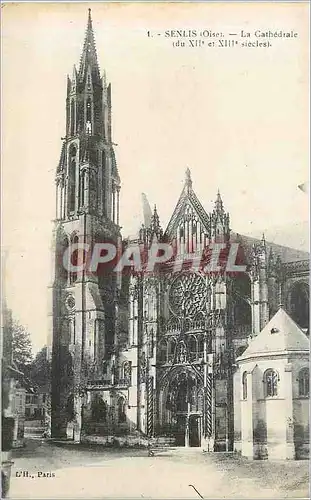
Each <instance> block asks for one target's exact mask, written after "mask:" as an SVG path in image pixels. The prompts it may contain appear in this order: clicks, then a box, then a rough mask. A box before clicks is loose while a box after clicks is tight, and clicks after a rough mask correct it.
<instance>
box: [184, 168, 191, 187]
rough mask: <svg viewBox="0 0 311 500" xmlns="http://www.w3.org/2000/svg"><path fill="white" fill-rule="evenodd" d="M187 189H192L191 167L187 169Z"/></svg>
mask: <svg viewBox="0 0 311 500" xmlns="http://www.w3.org/2000/svg"><path fill="white" fill-rule="evenodd" d="M185 187H186V189H187V190H189V189H191V188H192V179H191V172H190V168H189V167H187V168H186V178H185Z"/></svg>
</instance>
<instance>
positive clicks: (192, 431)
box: [162, 369, 203, 447]
mask: <svg viewBox="0 0 311 500" xmlns="http://www.w3.org/2000/svg"><path fill="white" fill-rule="evenodd" d="M163 405H164V408H163V412H162V414H163V417H164V418H163V420H164V422H163V423H164V425H163V428H169V429H170V432H171V435H172V437H174V439H175V445H176V446H193V447H197V446H201V438H202V418H203V389H202V381H201V380H200V379H199V378H198V376H197V374H196V373H195V372H194V371H193V370H191V369H181V370H177V371H175V372H174V374H173V375H172V376H171V377H170V379H169V381H168V383H167V385H166V388H165V391H164V398H163Z"/></svg>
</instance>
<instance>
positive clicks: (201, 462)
mask: <svg viewBox="0 0 311 500" xmlns="http://www.w3.org/2000/svg"><path fill="white" fill-rule="evenodd" d="M14 455H15V456H14V458H13V460H14V466H13V469H12V479H11V490H10V498H16V499H17V498H29V499H30V498H31V499H35V498H42V499H45V498H46V499H48V498H111V497H114V498H178V499H182V498H189V499H191V498H197V499H198V498H200V495H201V497H203V498H304V497H308V461H299V462H298V461H292V462H289V461H288V462H284V461H280V462H268V461H264V462H257V461H256V462H254V461H248V460H246V459H242V458H239V457H237V456H235V455H230V454H228V455H225V454H213V455H212V454H205V453H202V451H200V450H198V449H193V448H192V449H184V448H175V449H172V450H168V451H165V452H162V453H159V454H158V455H156V456H155V457H148V456H147V451H146V450H130V449H127V450H124V449H123V450H120V449H119V450H117V449H104V448H102V447H83V446H81V445H73V444H57V443H48V442H44V441H41V440H38V441H35V440H29V441H28V442H27V446H26V448H24V449H22V450H17V451H15V453H14ZM23 471H25V472H24V477H23V475H22V477H18V476H19V475H21V474H23ZM27 473H28V477H25V475H26V476H27ZM39 473H41V474H39ZM47 473H50V474H54V475H55V477H47ZM39 476H41V477H39Z"/></svg>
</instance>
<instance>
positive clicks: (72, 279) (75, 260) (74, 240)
mask: <svg viewBox="0 0 311 500" xmlns="http://www.w3.org/2000/svg"><path fill="white" fill-rule="evenodd" d="M78 243H79V238H78V236H77V235H74V236H73V237H72V238H71V244H72V245H75V247H76V246H77V245H78ZM78 252H79V250H78V249H76V250H74V251H73V252H70V255H71V264H72V265H73V266H77V265H78V258H79V253H78ZM76 281H77V272H76V271H70V284H71V285H73V284H74V283H75V282H76Z"/></svg>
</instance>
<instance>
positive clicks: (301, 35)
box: [2, 2, 309, 351]
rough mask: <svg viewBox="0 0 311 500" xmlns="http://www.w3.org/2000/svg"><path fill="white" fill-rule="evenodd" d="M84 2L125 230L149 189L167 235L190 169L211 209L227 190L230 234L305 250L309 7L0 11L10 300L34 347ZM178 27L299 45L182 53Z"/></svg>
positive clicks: (130, 229)
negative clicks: (285, 34)
mask: <svg viewBox="0 0 311 500" xmlns="http://www.w3.org/2000/svg"><path fill="white" fill-rule="evenodd" d="M89 7H91V8H92V18H93V28H94V32H95V37H96V46H97V53H98V59H99V64H100V68H101V70H102V71H103V69H105V70H106V73H107V78H108V81H110V82H111V84H112V117H113V139H114V142H115V143H116V144H117V146H116V158H117V162H118V168H119V173H120V176H121V181H122V189H121V205H120V210H121V215H120V223H121V226H122V233H123V235H124V236H127V235H129V234H134V233H136V232H137V229H138V228H139V226H140V225H141V223H142V203H141V193H142V192H144V193H146V195H147V197H148V200H149V202H150V204H151V206H152V207H153V205H154V204H155V203H156V205H157V208H158V213H159V216H160V220H161V223H162V225H163V227H164V228H165V226H166V224H167V223H168V221H169V219H170V216H171V214H172V212H173V210H174V207H175V205H176V203H177V201H178V197H179V195H180V192H181V190H182V187H183V182H184V177H185V170H186V168H187V167H189V168H190V169H191V174H192V180H193V188H194V190H195V192H196V194H197V196H198V197H199V199H200V201H201V202H202V204H203V206H204V207H205V208H206V210H207V211H210V210H211V209H212V208H213V203H214V200H215V198H216V194H217V190H218V189H219V190H220V192H221V195H222V198H223V202H224V205H225V209H226V210H227V211H228V212H229V213H230V220H231V228H232V229H233V230H234V231H237V232H239V233H242V234H251V235H254V236H259V235H260V234H261V233H262V231H265V232H266V234H267V236H268V237H269V235H270V236H271V237H272V236H273V239H274V241H275V242H276V243H280V244H288V245H291V246H294V247H298V248H304V249H306V248H308V231H307V221H308V194H306V193H304V192H303V191H302V190H300V189H299V188H298V185H299V184H301V183H303V182H305V181H307V180H308V165H309V157H308V152H309V115H308V109H309V103H308V89H309V80H308V75H309V71H308V17H309V16H308V9H309V7H308V4H303V3H291V4H290V3H286V4H285V3H284V4H282V3H275V2H271V3H255V4H254V3H250V4H246V3H243V4H241V3H234V2H231V3H227V4H226V3H219V4H217V3H197V4H195V3H192V4H188V3H177V4H176V3H167V4H153V3H151V2H150V3H132V4H131V3H127V4H126V3H110V4H109V3H105V4H104V3H96V4H95V3H94V4H91V3H90V4H89V3H76V4H75V3H71V4H67V3H57V4H56V3H51V4H43V3H33V4H31V3H26V4H25V3H20V4H18V3H15V4H5V5H2V226H3V229H2V246H3V248H4V250H5V253H6V260H5V277H6V279H5V293H6V296H7V302H8V305H9V306H10V307H11V308H12V310H13V315H14V317H15V318H16V319H18V320H19V321H20V322H21V323H22V324H23V325H24V326H25V327H26V328H27V329H28V330H29V332H30V334H31V337H32V342H33V347H34V351H37V350H38V349H39V348H41V347H42V346H43V345H44V344H45V342H46V338H47V333H48V321H47V317H48V310H49V302H48V292H47V290H48V285H49V284H50V283H51V279H52V277H51V262H52V257H51V251H50V248H51V243H52V224H51V221H52V219H53V218H54V216H55V184H54V176H55V169H56V166H57V163H58V160H59V155H60V147H61V137H63V136H64V134H65V99H66V78H67V74H68V73H69V74H71V73H72V68H73V64H76V65H78V63H79V59H80V54H81V50H82V45H83V39H84V33H85V28H86V22H87V9H88V8H89ZM174 29H197V30H202V29H205V30H213V31H222V32H224V33H229V32H230V33H231V32H238V33H240V31H241V30H242V29H243V30H244V31H249V32H251V33H253V31H254V30H256V29H259V30H262V31H267V30H269V29H270V30H272V31H275V30H283V31H287V30H288V31H290V30H293V31H296V32H297V33H298V36H297V37H296V38H291V39H279V38H277V39H273V40H272V47H270V48H269V49H263V48H242V47H239V48H230V49H229V48H226V49H224V48H217V47H214V48H208V47H205V48H202V47H201V48H190V47H189V48H188V47H173V44H172V42H173V41H175V40H176V39H172V38H167V37H165V36H164V31H165V30H174ZM148 31H150V32H151V34H152V35H153V36H149V37H148V34H147V32H148ZM157 33H161V35H157ZM262 40H263V39H261V40H260V41H262Z"/></svg>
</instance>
